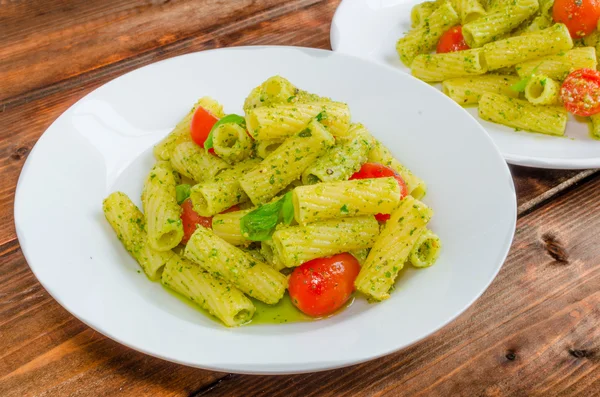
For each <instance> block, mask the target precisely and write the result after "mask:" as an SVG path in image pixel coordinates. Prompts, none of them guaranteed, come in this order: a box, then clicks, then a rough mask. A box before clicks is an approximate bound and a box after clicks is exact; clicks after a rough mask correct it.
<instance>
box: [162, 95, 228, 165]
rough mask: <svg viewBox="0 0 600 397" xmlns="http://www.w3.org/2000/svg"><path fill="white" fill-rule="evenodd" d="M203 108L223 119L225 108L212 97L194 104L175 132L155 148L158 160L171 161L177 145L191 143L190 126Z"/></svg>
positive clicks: (204, 98)
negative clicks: (195, 113) (194, 116)
mask: <svg viewBox="0 0 600 397" xmlns="http://www.w3.org/2000/svg"><path fill="white" fill-rule="evenodd" d="M199 106H200V107H202V108H204V109H206V110H208V111H209V112H210V113H212V114H213V115H214V116H215V117H217V118H220V117H223V106H221V104H220V103H219V102H217V101H215V100H214V99H212V98H211V97H202V98H200V99H199V100H198V102H196V104H194V107H193V108H192V110H190V111H189V112H188V114H187V115H186V116H185V117H184V118H183V119H182V120H181V121H180V122H179V123H177V125H176V126H175V128H174V129H173V131H171V132H170V133H169V135H167V136H166V137H165V138H164V139H163V140H162V141H160V142H159V143H158V144H157V145H156V146H155V147H154V156H155V157H156V158H157V159H158V160H169V159H171V153H172V152H173V149H175V147H176V146H177V145H179V144H180V143H182V142H191V140H192V138H191V136H190V126H191V123H192V116H193V115H194V112H195V111H196V109H197V108H198V107H199Z"/></svg>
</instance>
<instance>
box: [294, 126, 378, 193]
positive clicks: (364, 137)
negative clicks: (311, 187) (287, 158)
mask: <svg viewBox="0 0 600 397" xmlns="http://www.w3.org/2000/svg"><path fill="white" fill-rule="evenodd" d="M349 134H350V137H349V138H348V139H347V140H340V141H338V142H336V145H335V146H334V147H332V148H331V149H329V150H328V151H327V153H325V154H324V155H323V156H322V157H321V158H319V159H318V160H317V161H316V162H315V163H314V164H312V165H311V166H309V167H308V168H307V169H306V170H305V171H304V172H303V173H302V182H303V183H304V184H305V185H308V184H312V183H317V182H334V181H344V180H347V179H348V178H350V177H351V176H352V174H354V173H355V172H357V171H358V170H360V167H361V165H362V164H364V163H365V162H366V161H367V158H368V155H369V150H371V144H372V142H371V141H372V139H371V135H370V134H369V132H368V131H367V129H366V128H365V127H364V126H363V125H362V124H353V125H352V126H351V127H350V131H349Z"/></svg>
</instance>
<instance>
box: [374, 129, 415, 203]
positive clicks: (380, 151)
mask: <svg viewBox="0 0 600 397" xmlns="http://www.w3.org/2000/svg"><path fill="white" fill-rule="evenodd" d="M372 139H373V141H372V142H373V144H372V146H371V151H370V152H369V161H370V162H372V163H379V164H383V165H385V166H388V167H390V168H391V169H393V170H394V171H396V172H397V173H398V174H399V175H400V176H401V177H402V179H404V182H405V183H406V188H407V189H408V194H410V195H411V196H413V197H414V198H416V199H421V198H423V197H424V196H425V194H426V193H427V185H426V184H425V181H424V180H423V179H421V178H419V177H418V176H416V175H415V174H413V173H412V172H411V171H410V170H409V169H408V168H406V167H405V166H404V165H403V164H402V163H400V162H399V161H398V160H396V158H394V156H393V155H392V153H391V152H390V151H389V150H388V148H386V147H385V145H383V144H382V143H381V142H379V141H378V140H377V139H375V138H372Z"/></svg>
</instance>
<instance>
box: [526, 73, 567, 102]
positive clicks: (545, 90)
mask: <svg viewBox="0 0 600 397" xmlns="http://www.w3.org/2000/svg"><path fill="white" fill-rule="evenodd" d="M559 92H560V84H559V83H558V82H557V81H555V80H552V79H551V78H550V77H548V76H544V75H533V76H531V78H530V79H529V81H528V82H527V85H526V86H525V99H527V100H528V101H529V102H531V103H532V104H534V105H556V104H558V96H559Z"/></svg>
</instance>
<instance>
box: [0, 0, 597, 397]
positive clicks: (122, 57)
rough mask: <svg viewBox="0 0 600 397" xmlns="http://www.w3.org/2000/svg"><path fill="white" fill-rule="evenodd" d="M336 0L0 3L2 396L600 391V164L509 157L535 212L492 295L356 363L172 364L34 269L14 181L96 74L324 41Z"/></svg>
mask: <svg viewBox="0 0 600 397" xmlns="http://www.w3.org/2000/svg"><path fill="white" fill-rule="evenodd" d="M338 3H339V0H322V1H319V0H292V1H283V0H280V1H276V0H254V1H251V0H235V1H225V0H222V1H217V0H204V1H192V0H179V1H177V0H171V1H169V0H165V1H159V0H145V1H144V0H132V1H123V0H106V1H84V0H69V1H66V0H48V1H44V2H42V1H40V0H32V1H8V2H0V79H1V80H0V81H2V90H1V91H0V114H1V116H0V175H1V179H0V222H1V224H2V225H4V226H3V227H2V228H1V229H0V341H1V342H2V346H3V347H4V349H3V351H2V352H0V395H1V396H5V395H6V396H13V395H14V396H23V395H59V396H62V395H82V396H98V395H110V396H112V395H116V394H125V395H134V396H139V395H244V396H246V395H247V396H250V395H269V396H270V395H273V396H277V395H283V394H284V393H285V394H286V395H292V396H295V395H297V396H304V395H307V396H308V395H331V396H337V395H354V394H361V395H402V394H404V395H413V394H414V395H432V396H435V395H482V396H507V395H536V394H537V395H558V394H561V393H562V394H563V395H573V396H575V395H586V396H587V395H594V394H599V393H600V380H598V379H600V373H599V365H600V364H599V363H600V343H599V338H600V335H599V332H600V331H599V327H598V326H597V324H598V323H599V320H600V314H599V313H598V307H600V297H599V295H598V294H599V292H598V291H599V290H600V288H599V287H600V284H599V283H600V281H599V280H600V274H599V273H600V271H599V269H598V268H599V263H598V257H599V256H600V254H598V248H597V244H596V245H594V238H595V235H594V232H596V234H597V231H598V230H600V220H599V218H598V217H599V215H598V212H599V211H597V209H600V203H599V200H600V197H598V196H599V195H598V194H597V192H598V191H599V189H600V182H599V179H600V177H597V176H594V175H593V173H594V172H595V171H585V172H578V171H549V170H534V169H530V168H524V167H516V166H515V167H512V166H511V171H512V173H513V177H514V180H515V186H516V189H517V195H518V204H519V208H520V212H521V213H523V214H527V215H526V216H524V217H523V218H522V219H521V220H520V221H519V225H518V230H517V237H516V239H515V243H514V244H513V249H512V252H511V254H510V256H509V259H508V262H507V264H506V265H505V267H504V268H503V270H502V271H501V273H500V275H499V276H498V278H497V279H496V280H495V282H494V283H493V284H492V286H491V287H490V289H489V290H488V291H487V292H486V294H485V295H484V297H483V298H482V299H480V300H479V301H478V302H477V304H476V305H475V306H474V307H472V308H471V309H470V310H469V311H468V312H467V313H465V314H463V315H462V316H461V317H460V318H459V319H458V320H456V321H455V322H454V323H452V324H451V325H449V326H448V327H446V328H444V329H443V330H441V331H440V332H438V333H437V334H436V335H434V336H433V337H431V338H428V339H427V340H425V341H423V342H421V343H419V344H417V345H415V346H413V347H412V348H409V349H407V350H405V351H403V352H400V353H397V354H394V355H392V356H389V357H386V358H382V359H380V360H376V361H374V362H371V363H367V364H362V365H359V366H355V367H352V368H349V369H343V370H337V371H330V372H325V373H319V374H311V375H302V376H289V377H276V378H269V377H247V376H238V375H227V374H221V373H214V372H209V371H202V370H197V369H191V368H186V367H183V366H179V365H175V364H171V363H167V362H165V361H162V360H159V359H155V358H152V357H149V356H146V355H144V354H141V353H137V352H135V351H133V350H131V349H129V348H126V347H124V346H121V345H119V344H118V343H116V342H113V341H111V340H109V339H107V338H105V337H103V336H102V335H100V334H98V333H96V332H94V331H93V330H91V329H90V328H88V327H87V326H86V325H85V324H83V323H81V322H80V321H79V320H77V319H75V318H74V317H73V316H71V315H70V314H69V313H67V312H66V311H65V310H64V309H62V307H60V305H58V303H57V302H56V301H54V300H53V299H52V298H51V297H50V296H49V295H48V293H47V292H46V291H45V290H44V289H43V287H42V286H41V285H40V284H39V283H38V282H37V280H36V279H35V277H34V276H33V274H32V273H31V271H30V270H29V268H28V267H27V264H26V262H25V260H24V258H23V256H22V253H21V251H20V248H19V244H18V242H17V240H16V236H15V231H14V226H13V218H12V213H13V200H14V189H15V186H16V182H17V178H18V175H19V172H20V170H21V168H22V166H23V163H24V161H25V159H26V158H27V155H28V153H29V151H30V150H31V148H32V147H33V145H34V144H35V142H36V141H37V139H38V138H39V137H40V135H41V134H42V132H43V131H44V130H45V129H46V128H47V127H48V126H49V125H50V124H51V123H52V121H53V120H54V119H56V117H58V116H59V115H60V114H61V113H62V112H64V111H65V110H66V109H67V108H68V107H69V106H71V105H72V104H73V103H75V102H76V101H77V100H78V99H79V98H81V97H82V96H83V95H85V94H87V93H88V92H90V91H91V90H92V89H94V88H96V87H98V86H100V85H101V84H104V83H105V82H107V81H109V80H111V79H113V78H115V77H117V76H119V75H121V74H123V73H126V72H128V71H130V70H133V69H135V68H138V67H140V66H143V65H146V64H149V63H152V62H155V61H158V60H161V59H165V58H169V57H172V56H175V55H180V54H185V53H189V52H193V51H200V50H205V49H211V48H218V47H224V46H235V45H251V44H282V45H299V46H308V47H318V48H329V25H330V21H331V17H332V15H333V12H334V10H335V7H336V6H337V4H338ZM577 184H581V186H577ZM593 209H595V212H594V211H593ZM599 395H600V394H599Z"/></svg>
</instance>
